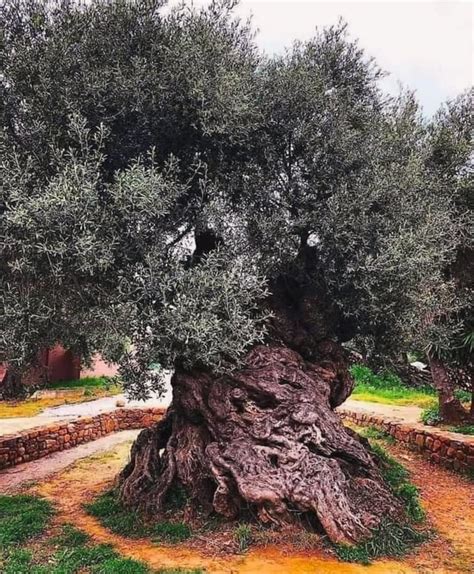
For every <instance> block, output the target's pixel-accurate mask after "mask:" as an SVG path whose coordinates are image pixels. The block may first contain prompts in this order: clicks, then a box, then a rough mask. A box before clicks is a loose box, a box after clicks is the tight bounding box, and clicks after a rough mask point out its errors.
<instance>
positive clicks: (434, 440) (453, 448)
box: [338, 409, 474, 472]
mask: <svg viewBox="0 0 474 574" xmlns="http://www.w3.org/2000/svg"><path fill="white" fill-rule="evenodd" d="M338 412H339V414H340V416H341V417H342V418H343V419H345V420H348V421H351V422H353V423H355V424H357V425H360V426H373V427H376V428H378V429H379V430H381V431H385V432H386V433H388V434H390V435H391V436H393V437H394V438H395V439H396V440H397V441H398V442H400V443H402V444H404V445H405V446H407V447H408V448H410V449H411V450H415V451H417V452H420V453H422V454H424V455H425V456H427V457H428V458H429V460H430V461H431V462H433V463H434V464H439V465H441V466H444V467H445V468H449V469H453V470H456V471H460V472H469V471H472V470H473V469H474V437H471V436H466V435H461V434H458V433H453V432H448V431H445V430H441V429H437V428H435V427H429V426H426V425H423V424H416V423H410V424H407V423H402V422H399V421H396V420H392V419H387V418H385V417H381V416H378V415H373V414H367V413H359V412H353V411H349V410H346V409H339V410H338Z"/></svg>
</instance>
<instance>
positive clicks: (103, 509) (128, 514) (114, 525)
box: [85, 491, 147, 538]
mask: <svg viewBox="0 0 474 574" xmlns="http://www.w3.org/2000/svg"><path fill="white" fill-rule="evenodd" d="M85 509H86V510H87V512H88V513H89V514H91V515H92V516H95V517H96V518H98V519H99V520H100V522H101V523H102V524H103V525H104V526H105V527H106V528H109V529H110V530H111V531H112V532H115V533H116V534H120V535H121V536H127V537H129V538H142V537H143V536H146V535H147V528H146V527H145V525H144V523H143V521H142V520H141V518H140V515H139V514H138V513H137V512H134V511H133V510H129V509H127V508H125V507H124V506H122V505H121V504H120V502H119V500H118V499H117V496H116V493H115V492H114V491H110V492H106V493H105V494H102V495H101V496H99V497H98V498H97V499H96V500H94V502H91V503H90V504H87V505H85Z"/></svg>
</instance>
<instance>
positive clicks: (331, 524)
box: [119, 341, 403, 544]
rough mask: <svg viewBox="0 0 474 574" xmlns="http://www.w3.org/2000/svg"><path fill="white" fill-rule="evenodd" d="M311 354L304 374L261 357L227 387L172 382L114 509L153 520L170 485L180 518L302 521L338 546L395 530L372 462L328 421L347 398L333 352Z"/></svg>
mask: <svg viewBox="0 0 474 574" xmlns="http://www.w3.org/2000/svg"><path fill="white" fill-rule="evenodd" d="M317 350H318V353H319V356H320V360H319V361H318V363H309V362H306V361H304V360H303V358H302V357H301V356H300V355H299V354H298V353H297V352H295V351H293V350H290V349H289V348H286V347H283V346H275V345H274V346H263V345H261V346H257V347H255V348H254V349H253V350H252V351H250V353H249V354H248V356H247V357H246V359H245V364H244V366H243V368H242V369H241V370H239V371H237V372H235V373H233V374H232V375H225V376H221V377H215V376H211V375H210V374H207V373H197V372H193V373H184V372H178V373H176V374H175V375H174V376H173V378H172V386H173V402H172V406H171V408H170V409H169V411H168V413H167V415H166V417H165V418H164V420H162V421H161V422H159V423H158V424H156V425H155V426H154V427H152V428H150V429H146V430H144V431H142V433H141V434H140V435H139V437H138V439H137V441H136V442H135V444H134V446H133V448H132V454H131V461H130V463H129V464H128V465H127V466H126V468H125V469H124V470H123V471H122V473H121V475H120V477H119V491H120V495H121V499H122V501H123V502H124V503H125V504H127V505H130V506H133V507H135V508H137V507H138V508H140V509H141V510H142V511H145V512H146V513H147V514H149V515H157V514H160V512H162V510H163V508H164V505H165V503H166V497H167V495H168V493H169V492H170V490H171V489H173V488H174V487H175V486H177V485H178V484H179V485H181V486H182V487H184V488H185V490H186V492H187V494H188V495H189V502H188V510H189V511H191V509H192V508H197V507H200V508H201V509H204V510H205V511H207V512H212V511H214V512H216V513H218V514H220V515H222V516H224V517H227V518H229V519H233V518H237V517H238V516H239V515H241V514H245V513H249V512H250V513H251V514H253V515H255V516H257V517H258V518H259V520H261V521H262V522H264V523H274V524H276V525H281V524H283V523H291V522H294V521H295V520H298V519H299V518H301V517H302V515H304V516H305V517H309V518H310V522H311V521H312V523H313V524H318V525H319V526H321V527H322V528H323V529H324V531H325V532H326V533H327V535H328V536H329V538H330V539H331V540H332V541H333V542H337V543H348V544H351V543H355V542H358V541H360V540H362V539H364V538H366V537H368V536H369V535H370V531H371V529H372V528H374V527H376V526H377V525H378V524H379V523H380V521H381V520H382V519H383V518H393V519H396V518H400V517H401V516H402V515H403V511H402V507H401V504H400V502H399V501H398V500H397V499H396V498H395V497H394V496H393V494H392V493H391V491H390V490H389V488H388V487H387V486H386V484H385V483H384V482H383V480H382V478H381V475H380V473H379V470H378V467H377V464H376V461H375V459H374V457H373V456H372V455H371V454H370V453H369V451H368V450H367V449H366V448H365V445H364V442H363V441H362V440H361V439H360V438H358V437H357V435H355V433H353V432H351V431H349V430H348V429H346V428H345V427H344V426H343V425H342V423H341V421H340V419H339V416H338V415H337V414H336V413H335V412H334V408H335V407H336V406H338V405H339V404H341V403H342V402H343V401H344V400H345V398H346V397H347V396H348V394H350V391H351V390H352V381H351V379H350V377H349V376H348V374H347V369H346V363H345V360H344V358H343V354H342V351H341V349H340V348H339V347H338V346H337V345H335V344H334V343H332V342H330V341H323V342H321V343H320V344H319V346H318V349H317ZM311 519H312V520H311Z"/></svg>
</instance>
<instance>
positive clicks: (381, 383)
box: [350, 365, 436, 407]
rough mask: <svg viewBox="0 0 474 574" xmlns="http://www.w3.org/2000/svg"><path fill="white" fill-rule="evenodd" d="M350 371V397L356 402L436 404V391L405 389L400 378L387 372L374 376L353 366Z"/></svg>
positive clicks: (422, 388)
mask: <svg viewBox="0 0 474 574" xmlns="http://www.w3.org/2000/svg"><path fill="white" fill-rule="evenodd" d="M350 371H351V374H352V376H353V377H354V380H355V388H354V391H353V393H352V395H351V397H352V398H354V399H356V400H361V401H369V402H375V403H384V404H390V405H417V406H419V407H429V406H432V405H433V404H434V403H435V402H436V391H435V390H434V389H432V388H431V387H420V388H416V389H413V388H410V387H406V386H405V385H404V384H403V382H402V380H401V379H400V377H398V376H397V375H395V374H394V373H391V372H389V371H386V372H383V373H381V374H376V373H374V372H373V371H372V370H371V369H369V368H368V367H366V366H364V365H353V366H352V367H351V369H350Z"/></svg>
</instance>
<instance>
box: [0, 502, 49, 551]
mask: <svg viewBox="0 0 474 574" xmlns="http://www.w3.org/2000/svg"><path fill="white" fill-rule="evenodd" d="M52 514H53V509H52V507H51V505H50V503H49V502H48V501H47V500H44V499H43V498H38V497H35V496H27V495H17V496H0V548H6V547H8V546H10V545H12V544H20V543H22V542H25V541H26V540H29V539H31V538H33V537H35V536H37V535H39V534H41V533H42V532H43V530H44V529H45V528H46V526H47V524H48V522H49V519H50V517H51V516H52Z"/></svg>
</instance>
